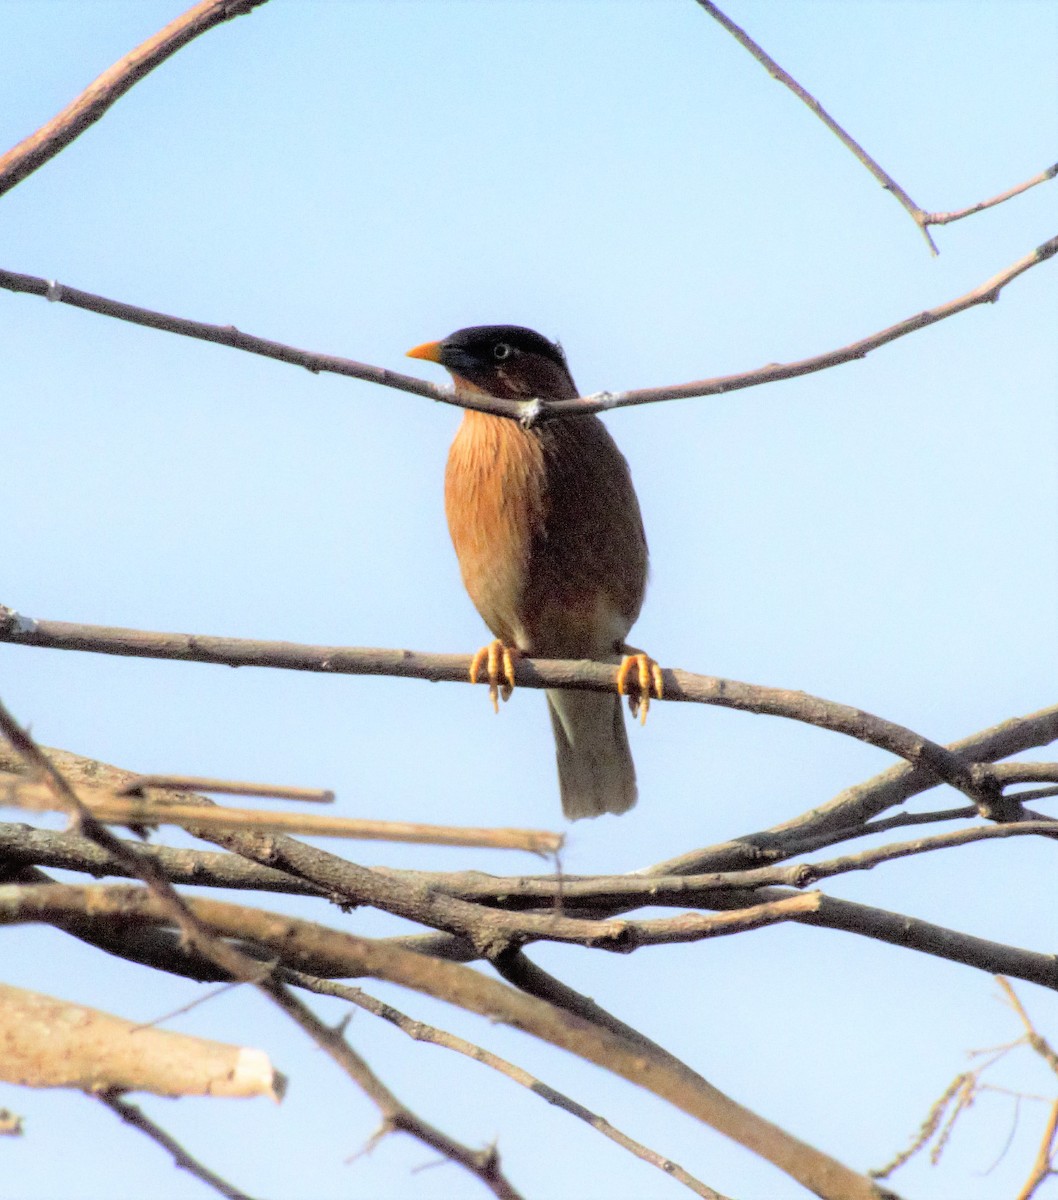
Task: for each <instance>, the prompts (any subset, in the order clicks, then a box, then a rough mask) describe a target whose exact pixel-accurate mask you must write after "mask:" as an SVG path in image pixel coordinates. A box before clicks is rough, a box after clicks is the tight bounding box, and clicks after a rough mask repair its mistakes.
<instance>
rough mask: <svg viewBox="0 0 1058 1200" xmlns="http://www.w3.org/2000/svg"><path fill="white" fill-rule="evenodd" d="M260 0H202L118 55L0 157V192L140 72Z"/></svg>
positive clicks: (62, 145)
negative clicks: (64, 104)
mask: <svg viewBox="0 0 1058 1200" xmlns="http://www.w3.org/2000/svg"><path fill="white" fill-rule="evenodd" d="M264 3H265V0H202V3H200V4H196V5H195V6H194V8H191V9H189V10H188V11H187V12H186V13H183V14H182V15H181V16H179V17H177V18H176V20H175V21H171V22H170V23H169V24H168V25H166V27H165V28H164V29H162V30H161V31H160V32H158V33H156V34H154V36H153V37H150V38H148V39H147V41H145V42H143V43H142V44H141V45H139V46H137V47H136V49H135V50H133V51H131V53H129V54H126V55H125V57H124V58H122V59H119V60H118V62H116V63H115V64H114V65H113V66H112V67H110V68H109V69H108V70H106V71H104V72H103V74H102V75H100V76H99V78H98V79H96V80H95V81H94V82H92V83H91V84H89V85H88V87H87V88H86V89H85V90H84V91H83V92H82V93H81V94H80V96H78V97H77V99H76V100H74V101H73V102H72V103H70V104H68V105H67V106H66V107H65V108H64V109H63V110H62V112H61V113H59V115H58V116H57V117H55V118H53V119H52V120H51V121H49V122H48V123H47V124H46V125H44V126H42V127H41V128H40V129H38V130H37V132H36V133H34V134H31V135H30V136H29V137H28V138H25V139H24V140H23V141H21V142H19V144H18V145H17V146H15V147H14V149H12V150H9V151H8V152H7V153H6V154H5V155H3V156H2V157H0V196H2V195H3V194H4V193H5V192H7V191H10V189H11V188H13V187H14V186H15V184H17V183H20V182H21V181H22V180H23V179H25V178H26V176H27V175H31V174H32V173H33V172H34V171H35V170H37V168H38V167H41V166H43V165H44V163H46V162H47V161H48V160H49V159H52V158H54V157H55V155H56V154H58V153H59V152H60V151H62V150H65V149H66V147H67V146H68V145H69V144H70V143H71V142H72V141H74V139H75V138H78V137H80V135H81V134H82V133H84V131H85V130H86V129H88V128H89V127H90V126H92V125H93V124H94V123H95V122H96V121H98V120H99V118H100V117H102V116H103V114H104V113H105V112H106V111H107V109H109V108H110V107H111V105H113V104H114V103H115V102H116V101H117V100H120V99H121V97H122V96H124V95H125V93H126V92H127V91H129V89H130V88H132V87H133V86H134V85H135V84H137V83H139V81H140V80H141V79H143V78H144V76H145V75H148V74H150V72H151V71H153V70H154V68H155V67H157V66H160V65H161V64H162V63H163V62H165V60H166V59H167V58H171V57H172V55H174V54H175V53H176V52H177V51H178V50H180V49H181V48H182V47H184V46H186V45H187V43H188V42H190V41H192V40H193V39H194V38H196V37H198V36H199V35H200V34H203V33H205V32H206V31H207V30H209V29H212V28H213V27H214V26H215V25H220V24H222V23H223V22H224V21H230V20H231V19H232V18H233V17H238V16H242V15H243V14H244V13H249V12H251V11H252V10H253V9H254V8H256V7H257V6H258V5H260V4H264Z"/></svg>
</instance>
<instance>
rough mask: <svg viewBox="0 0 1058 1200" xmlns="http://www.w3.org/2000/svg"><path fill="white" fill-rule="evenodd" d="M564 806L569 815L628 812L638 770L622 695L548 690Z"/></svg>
mask: <svg viewBox="0 0 1058 1200" xmlns="http://www.w3.org/2000/svg"><path fill="white" fill-rule="evenodd" d="M546 695H547V709H548V712H549V713H550V714H551V728H552V729H553V730H554V731H555V753H556V756H557V758H558V783H559V788H560V790H561V792H562V811H563V812H564V813H565V815H566V816H567V817H568V818H569V819H570V820H571V821H576V820H577V819H578V818H580V817H597V816H599V815H600V814H601V813H606V812H611V813H623V812H627V811H628V810H629V809H630V808H631V807H632V805H633V804H635V802H636V769H635V764H634V763H633V762H632V751H631V749H630V747H629V745H628V734H627V733H626V732H625V723H624V717H623V716H622V714H621V697H620V696H607V695H600V694H599V693H597V692H567V691H561V692H559V691H554V692H552V691H549V692H547V693H546Z"/></svg>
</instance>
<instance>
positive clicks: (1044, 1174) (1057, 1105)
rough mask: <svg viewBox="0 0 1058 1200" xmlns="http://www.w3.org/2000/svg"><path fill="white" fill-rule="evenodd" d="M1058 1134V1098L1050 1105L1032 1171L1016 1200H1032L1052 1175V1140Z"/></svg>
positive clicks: (1053, 1170)
mask: <svg viewBox="0 0 1058 1200" xmlns="http://www.w3.org/2000/svg"><path fill="white" fill-rule="evenodd" d="M1056 1136H1058V1100H1055V1102H1054V1103H1053V1104H1052V1105H1051V1111H1050V1115H1049V1116H1048V1118H1047V1124H1046V1126H1045V1127H1044V1130H1043V1137H1042V1138H1041V1139H1040V1148H1039V1150H1037V1152H1036V1161H1035V1162H1034V1163H1033V1164H1032V1172H1031V1174H1030V1175H1029V1177H1028V1179H1027V1180H1026V1181H1025V1186H1024V1187H1023V1188H1022V1189H1021V1191H1020V1192H1018V1194H1017V1197H1016V1200H1032V1197H1033V1196H1035V1195H1036V1193H1037V1191H1038V1190H1039V1188H1040V1185H1041V1184H1043V1183H1044V1182H1045V1181H1046V1180H1047V1179H1048V1178H1050V1176H1052V1175H1054V1174H1055V1173H1056V1172H1055V1169H1054V1141H1055V1137H1056Z"/></svg>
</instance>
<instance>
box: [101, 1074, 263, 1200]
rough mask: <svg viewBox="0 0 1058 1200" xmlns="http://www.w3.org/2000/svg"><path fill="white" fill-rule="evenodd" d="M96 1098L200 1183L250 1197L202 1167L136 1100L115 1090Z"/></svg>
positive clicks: (231, 1197)
mask: <svg viewBox="0 0 1058 1200" xmlns="http://www.w3.org/2000/svg"><path fill="white" fill-rule="evenodd" d="M95 1098H96V1099H97V1100H98V1101H99V1103H100V1104H102V1105H103V1106H104V1107H105V1108H109V1109H110V1111H111V1112H112V1113H115V1114H116V1115H117V1116H119V1117H120V1118H121V1119H122V1120H123V1121H124V1122H125V1124H126V1125H131V1126H132V1128H133V1129H138V1130H139V1131H140V1132H141V1133H145V1134H146V1135H147V1137H149V1138H150V1139H151V1141H153V1142H157V1143H158V1145H159V1146H161V1148H162V1149H163V1150H167V1151H168V1152H169V1153H170V1154H171V1155H172V1157H173V1162H174V1163H175V1164H176V1166H178V1167H179V1168H180V1170H181V1171H186V1172H187V1173H188V1174H189V1175H192V1176H194V1178H195V1179H197V1180H199V1182H200V1183H204V1184H205V1185H206V1187H210V1188H212V1189H213V1190H214V1191H215V1192H217V1193H218V1194H219V1195H221V1196H226V1197H228V1200H252V1198H251V1197H250V1196H248V1195H247V1194H246V1193H245V1192H243V1191H240V1190H239V1189H238V1188H237V1187H235V1186H234V1185H233V1184H230V1183H228V1182H227V1180H224V1179H221V1177H220V1176H219V1175H216V1174H214V1173H213V1172H212V1171H211V1170H209V1168H208V1167H204V1166H203V1165H202V1164H201V1163H200V1162H199V1161H198V1160H197V1159H195V1158H192V1156H191V1155H190V1154H189V1153H188V1152H187V1151H186V1150H185V1149H184V1147H183V1146H181V1145H180V1143H179V1142H178V1141H177V1140H176V1139H175V1138H174V1137H173V1136H172V1135H171V1134H168V1133H166V1132H165V1130H164V1129H162V1128H161V1126H160V1125H156V1124H155V1123H154V1122H153V1121H152V1120H151V1119H150V1117H148V1116H147V1115H146V1113H144V1112H143V1110H142V1109H140V1108H137V1107H136V1105H135V1104H129V1102H128V1101H127V1100H123V1099H122V1098H121V1097H120V1096H119V1095H118V1094H117V1093H116V1092H97V1093H96V1095H95Z"/></svg>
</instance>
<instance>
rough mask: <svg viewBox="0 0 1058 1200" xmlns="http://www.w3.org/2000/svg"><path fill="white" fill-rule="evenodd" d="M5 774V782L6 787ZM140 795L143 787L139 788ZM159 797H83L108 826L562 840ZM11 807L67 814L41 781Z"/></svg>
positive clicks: (9, 799) (550, 843)
mask: <svg viewBox="0 0 1058 1200" xmlns="http://www.w3.org/2000/svg"><path fill="white" fill-rule="evenodd" d="M3 783H4V780H3V776H2V773H0V784H3ZM135 788H136V790H137V791H139V790H140V789H141V788H142V784H136V785H135ZM162 791H163V794H162V796H158V795H157V793H155V794H152V795H147V796H129V795H121V794H118V793H115V792H113V791H111V790H110V789H108V788H103V787H97V788H91V789H89V788H83V789H82V792H81V799H82V801H83V803H84V804H85V806H86V807H87V808H88V810H89V811H90V812H91V814H92V816H93V817H95V819H96V820H97V821H101V822H102V823H103V824H106V825H127V826H129V827H135V826H150V825H177V826H180V827H181V828H183V829H190V828H199V829H244V830H251V831H252V832H254V833H289V834H295V833H299V834H302V835H303V836H306V837H336V838H349V839H353V840H357V841H375V842H413V843H415V844H418V845H430V846H465V847H471V848H477V849H480V848H490V849H494V850H527V851H530V852H531V853H533V854H541V855H546V854H557V853H558V851H559V850H560V849H561V848H562V843H563V840H564V839H563V837H562V835H561V834H559V833H548V832H547V831H545V830H542V829H511V828H504V827H496V828H478V827H473V826H459V825H424V824H421V823H417V822H411V821H375V820H369V819H367V818H364V817H330V816H320V815H318V814H316V813H303V812H278V813H276V812H264V811H262V810H260V809H256V808H228V807H226V806H223V805H219V804H218V805H216V806H215V807H212V808H204V807H203V806H202V804H201V803H188V804H179V803H176V802H174V801H172V800H170V799H168V798H167V797H166V796H165V795H164V789H162ZM5 800H6V803H8V804H10V805H12V806H14V807H17V808H22V809H26V810H29V811H32V812H65V811H67V810H66V808H65V806H64V805H63V804H62V803H61V802H60V801H58V800H56V799H55V797H54V795H53V794H52V793H51V791H50V789H49V788H47V787H46V786H45V785H43V784H40V783H34V782H31V781H25V782H24V781H21V780H15V781H13V782H9V783H8V784H7V787H6V796H5Z"/></svg>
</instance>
